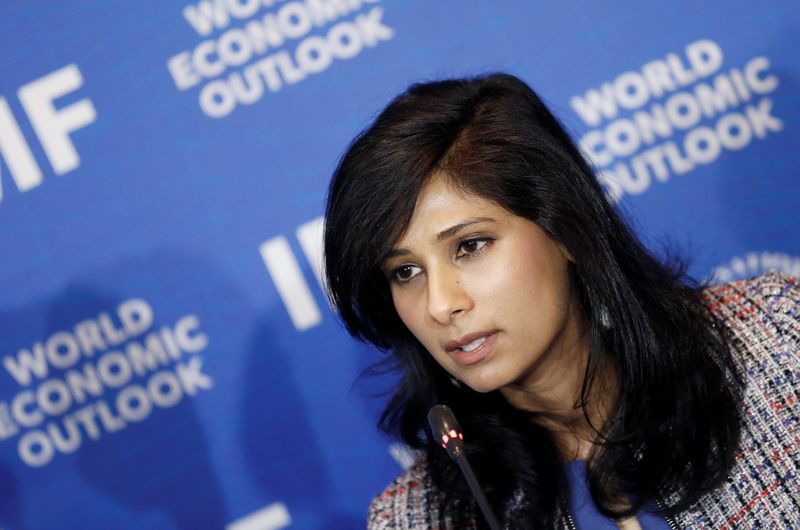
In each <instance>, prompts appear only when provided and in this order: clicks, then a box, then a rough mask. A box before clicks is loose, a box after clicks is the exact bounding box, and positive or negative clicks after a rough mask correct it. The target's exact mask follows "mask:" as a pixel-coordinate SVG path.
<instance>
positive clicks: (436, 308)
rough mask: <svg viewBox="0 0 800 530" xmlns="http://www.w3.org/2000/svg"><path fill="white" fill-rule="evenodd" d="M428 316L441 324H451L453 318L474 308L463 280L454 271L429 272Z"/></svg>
mask: <svg viewBox="0 0 800 530" xmlns="http://www.w3.org/2000/svg"><path fill="white" fill-rule="evenodd" d="M427 275H428V314H429V315H430V316H431V317H432V318H433V319H434V320H435V321H436V322H438V323H440V324H449V323H450V322H452V320H453V318H454V317H455V316H456V315H457V314H459V313H462V312H465V311H469V310H470V309H472V307H473V301H472V298H470V296H469V294H468V293H467V291H466V289H465V288H464V285H463V281H462V278H461V277H460V276H459V275H458V274H457V273H454V272H452V271H444V270H442V271H433V273H432V272H431V271H430V270H429V271H427Z"/></svg>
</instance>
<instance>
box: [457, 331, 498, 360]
mask: <svg viewBox="0 0 800 530" xmlns="http://www.w3.org/2000/svg"><path fill="white" fill-rule="evenodd" d="M485 337H486V340H484V341H483V343H482V344H481V345H480V346H478V347H477V348H475V349H474V350H472V351H464V350H462V349H461V348H455V349H452V350H449V351H448V352H447V353H449V354H450V356H451V357H452V358H453V360H455V361H456V362H457V363H458V364H460V365H462V366H470V365H473V364H477V363H479V362H481V361H482V360H483V359H485V358H486V356H487V355H489V353H490V352H491V351H492V348H494V344H495V342H497V332H496V331H495V332H494V333H492V334H490V335H485ZM473 340H475V339H473Z"/></svg>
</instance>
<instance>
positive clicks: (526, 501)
mask: <svg viewBox="0 0 800 530" xmlns="http://www.w3.org/2000/svg"><path fill="white" fill-rule="evenodd" d="M434 173H437V174H438V173H444V174H446V175H448V176H449V177H450V178H451V180H452V181H453V182H454V183H455V184H456V185H458V186H460V187H461V188H462V189H463V190H465V191H468V192H470V193H473V194H476V195H479V196H481V197H484V198H487V199H490V200H492V201H494V202H495V203H497V204H498V205H500V206H502V207H503V208H505V209H506V210H508V211H509V212H511V213H513V214H515V215H518V216H520V217H524V218H526V219H529V220H531V221H533V222H534V223H536V224H537V225H539V226H540V227H541V228H542V229H543V230H544V231H545V232H546V233H547V234H548V235H549V236H550V237H551V238H552V239H553V240H555V241H557V242H559V243H561V244H562V245H563V246H564V248H565V249H566V250H567V251H568V252H569V254H570V255H571V256H572V258H573V259H574V263H573V264H571V265H570V267H571V270H570V273H571V278H572V281H573V283H574V285H575V288H576V291H577V298H578V301H579V303H580V308H581V311H582V313H583V316H584V319H585V321H586V323H587V326H588V333H589V338H590V346H589V355H588V363H587V367H586V374H585V375H586V377H585V379H584V385H583V388H582V394H581V396H582V399H581V403H585V402H586V401H587V398H588V396H589V395H590V392H591V390H592V388H593V386H594V385H596V384H598V383H599V382H600V381H601V380H602V377H603V376H602V371H603V369H604V367H606V366H608V365H610V366H611V367H612V368H613V370H614V371H615V374H616V378H617V385H618V393H617V395H616V401H615V404H614V406H613V408H612V409H611V411H610V412H609V414H608V417H607V419H606V421H605V424H604V425H603V426H598V429H599V435H598V440H599V442H598V444H597V445H596V446H595V448H594V450H593V451H592V454H591V456H590V460H589V467H588V469H589V485H590V488H591V492H592V496H593V498H594V501H595V503H596V504H597V505H598V506H599V507H600V509H601V510H602V511H604V512H605V513H607V514H609V515H615V516H620V515H625V514H629V513H633V512H634V511H636V510H637V509H638V508H639V507H640V505H641V503H643V502H645V501H648V500H652V499H654V498H661V499H663V500H664V505H665V506H666V508H667V509H668V510H669V511H673V512H677V511H679V510H682V509H685V508H687V507H688V506H689V505H691V504H692V503H693V502H694V501H696V500H697V499H698V498H699V496H700V495H702V494H703V493H705V492H707V491H709V490H711V489H713V488H714V487H716V486H717V485H719V484H720V483H721V482H722V481H723V480H724V479H725V476H726V474H727V472H728V470H729V468H730V467H731V465H732V462H733V458H734V455H735V454H736V451H737V449H738V439H739V431H740V424H741V418H740V416H739V404H740V399H741V398H740V389H739V386H738V383H737V374H736V373H735V371H734V368H733V365H732V362H731V359H730V353H729V349H728V346H727V343H726V340H725V336H724V333H723V332H722V331H721V330H720V329H719V328H718V327H717V325H716V323H715V322H714V320H713V318H712V316H711V315H710V314H709V312H708V311H707V309H706V308H705V307H704V305H703V302H702V298H701V293H700V290H701V286H699V285H697V284H695V283H694V282H693V281H692V280H690V279H689V278H688V277H687V276H686V274H685V267H684V266H683V265H681V263H680V262H678V261H675V262H674V263H671V264H665V263H662V262H661V261H660V260H658V259H656V258H655V257H654V256H653V255H652V254H651V253H650V252H649V251H648V250H647V249H646V248H645V247H644V246H643V245H642V244H641V243H640V242H639V241H638V240H637V239H636V237H635V236H634V235H633V233H632V231H631V230H630V228H629V227H628V226H627V225H626V223H625V222H624V221H623V220H622V219H621V217H620V216H619V214H618V213H617V212H616V211H615V209H614V208H613V207H612V206H611V205H610V204H609V202H608V201H607V200H606V198H605V196H604V194H603V190H602V189H601V187H600V185H599V184H598V182H597V179H596V178H595V176H594V174H593V172H592V170H591V168H590V166H589V165H588V164H587V162H586V161H585V160H584V159H583V157H582V156H581V154H580V153H579V151H578V149H577V148H576V147H575V145H574V144H573V142H572V141H571V140H570V138H569V136H568V135H567V133H566V132H565V131H564V129H563V128H562V126H561V125H560V124H559V123H558V121H557V120H556V118H555V117H554V116H553V115H552V114H551V112H550V111H549V110H548V109H547V107H546V106H545V105H544V104H543V103H542V101H541V99H540V98H539V97H538V96H537V95H536V94H535V93H534V92H533V90H531V89H530V87H528V86H527V85H526V84H525V83H524V82H522V81H521V80H519V79H518V78H516V77H513V76H511V75H507V74H494V75H488V76H483V77H478V78H474V79H455V80H446V81H438V82H431V83H423V84H416V85H413V86H411V87H410V88H409V89H408V90H407V91H406V92H405V93H403V94H401V95H400V96H398V97H397V98H395V99H394V100H393V101H392V102H391V103H390V104H389V106H388V107H387V108H386V109H385V110H384V111H383V112H382V113H381V114H380V115H379V116H378V118H377V119H376V120H375V122H374V123H373V124H372V125H371V126H370V127H369V128H367V129H366V130H365V131H364V132H362V133H361V134H360V135H359V136H358V137H357V138H356V139H355V140H354V141H353V143H352V144H351V145H350V147H349V148H348V149H347V151H346V153H345V154H344V156H343V157H342V159H341V161H340V163H339V165H338V167H337V169H336V171H335V173H334V176H333V180H332V182H331V186H330V191H329V197H328V204H327V211H326V221H325V267H326V269H325V270H326V274H327V280H328V286H329V293H330V297H331V300H332V302H333V303H334V305H335V306H336V308H337V309H338V311H339V314H340V315H341V318H342V320H343V322H344V325H345V326H346V327H347V329H348V331H349V332H350V333H351V334H352V335H353V336H354V337H356V338H359V339H361V340H366V341H369V342H372V343H373V344H375V345H377V346H378V347H379V348H381V349H383V350H386V351H388V352H390V355H391V359H392V360H393V362H394V363H395V366H396V367H397V368H398V369H399V370H400V371H401V374H402V381H401V383H400V385H399V386H398V388H397V389H396V392H395V393H394V396H393V398H392V399H391V401H390V403H389V404H388V406H387V408H386V409H385V411H384V413H383V415H382V417H381V421H380V425H381V427H382V428H383V429H384V430H385V431H386V432H389V433H391V434H393V435H395V436H398V437H399V438H401V439H402V440H404V441H405V443H407V444H408V445H410V446H412V447H415V448H422V449H425V450H426V451H427V456H428V465H429V469H430V471H431V474H432V478H433V481H434V483H435V484H436V485H437V486H439V488H438V489H440V490H441V491H442V496H441V499H440V502H441V503H442V506H441V509H442V512H443V513H446V514H448V515H449V516H450V517H452V518H453V520H454V521H455V523H456V525H457V526H458V525H459V521H461V524H464V520H463V517H464V516H463V515H461V514H463V513H464V510H463V509H461V508H459V506H463V505H465V504H469V503H470V502H471V501H470V500H469V499H470V495H469V491H468V490H467V488H466V485H464V483H463V481H461V480H460V479H459V477H458V476H457V475H458V470H457V468H456V467H455V466H454V465H453V464H452V463H451V462H450V461H449V460H448V458H447V456H446V454H444V452H443V451H442V450H441V448H440V447H437V446H436V445H435V444H433V443H432V442H430V441H429V440H428V439H427V437H426V436H425V430H424V429H425V416H426V413H427V411H428V409H429V408H430V407H431V406H433V405H434V404H437V403H446V404H448V405H449V406H450V407H451V408H452V409H453V410H454V412H455V414H456V416H457V417H458V418H459V420H460V422H461V423H462V426H463V428H464V431H465V433H467V436H468V437H469V440H470V443H469V445H468V448H469V458H470V461H471V462H472V464H473V466H474V467H475V468H476V474H478V476H479V477H480V480H481V482H482V484H483V485H484V488H485V489H486V490H487V496H488V497H489V499H490V502H491V503H492V504H493V505H494V508H495V511H496V512H497V513H498V514H502V517H504V518H505V519H506V520H507V522H508V523H510V525H511V527H513V528H531V527H540V526H541V527H546V526H549V525H551V524H552V523H553V521H554V518H555V517H556V514H557V513H558V506H559V503H560V502H562V501H563V499H564V498H565V496H566V491H565V489H564V488H565V486H564V484H565V483H564V479H563V476H564V475H563V471H562V464H561V462H560V455H559V452H558V449H557V447H556V445H555V442H554V439H553V436H552V435H551V434H550V433H549V432H548V431H547V430H546V429H544V428H543V427H541V426H539V425H538V424H537V422H536V415H535V414H532V413H530V412H526V411H521V410H518V409H515V408H514V407H512V406H511V405H510V404H509V403H508V402H507V401H506V400H505V399H504V398H503V396H502V395H501V394H500V393H499V392H498V391H495V392H490V393H486V394H481V393H478V392H475V391H473V390H471V389H470V388H468V387H466V386H460V387H458V386H455V385H453V384H452V383H451V382H450V380H449V378H448V374H447V373H446V372H445V371H444V369H442V368H441V367H440V366H439V365H438V364H437V363H436V362H435V361H434V360H433V358H432V356H431V355H430V354H429V353H428V352H427V351H426V350H425V349H424V347H423V346H422V345H421V344H420V343H419V342H418V341H417V340H416V339H415V337H414V336H413V335H412V334H411V333H410V332H409V330H408V329H407V328H406V327H405V326H404V325H403V323H402V322H401V320H400V318H399V317H398V315H397V313H396V311H395V308H394V305H393V303H392V298H391V294H390V291H389V286H388V282H387V280H386V279H385V277H384V275H383V274H382V273H381V269H380V267H381V262H382V261H383V258H384V256H386V255H387V253H388V252H389V251H390V250H391V248H392V246H393V245H394V244H395V242H396V241H397V240H398V239H399V238H400V237H401V236H402V234H403V232H404V230H405V229H406V228H407V226H408V224H409V221H410V218H411V215H412V213H413V211H414V206H415V202H416V199H417V196H418V194H419V192H420V190H421V189H422V187H423V186H424V185H425V184H426V182H427V181H428V180H429V179H430V178H431V175H433V174H434ZM445 486H446V487H445ZM444 492H447V493H444ZM623 496H624V498H626V499H627V501H628V503H627V504H622V505H621V504H620V503H619V502H618V501H619V500H620V499H621V498H623Z"/></svg>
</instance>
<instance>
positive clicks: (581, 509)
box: [564, 460, 670, 530]
mask: <svg viewBox="0 0 800 530" xmlns="http://www.w3.org/2000/svg"><path fill="white" fill-rule="evenodd" d="M564 468H565V471H566V473H567V480H568V481H569V490H570V494H569V508H570V512H571V513H572V519H573V520H574V521H575V526H577V527H578V529H579V530H580V529H589V528H591V529H592V530H619V527H618V526H617V523H615V522H614V519H610V518H608V517H606V516H604V515H603V514H601V513H600V512H598V511H597V507H595V505H594V503H593V502H592V495H591V494H590V493H589V484H588V483H587V481H586V462H584V461H583V460H572V461H571V462H567V463H566V464H564ZM636 518H637V519H638V520H639V525H640V526H641V527H642V530H670V528H669V525H667V522H666V521H665V520H664V518H663V517H661V516H660V515H658V508H657V507H656V506H655V505H654V504H653V503H648V504H645V505H644V506H642V508H641V509H640V510H639V512H638V513H637V514H636Z"/></svg>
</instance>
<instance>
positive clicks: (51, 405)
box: [0, 0, 800, 530]
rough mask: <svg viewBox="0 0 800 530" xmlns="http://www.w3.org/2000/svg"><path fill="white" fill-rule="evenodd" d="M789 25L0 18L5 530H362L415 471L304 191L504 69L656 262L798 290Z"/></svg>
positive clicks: (331, 12) (66, 7)
mask: <svg viewBox="0 0 800 530" xmlns="http://www.w3.org/2000/svg"><path fill="white" fill-rule="evenodd" d="M798 40H800V10H798V9H797V5H796V2H791V1H774V2H769V3H763V2H753V1H750V2H744V1H728V2H707V3H703V4H702V5H701V4H698V3H696V2H690V1H683V0H681V1H673V2H658V3H650V2H615V3H605V2H593V1H588V0H587V1H576V2H556V1H537V2H529V1H524V0H519V1H506V2H463V1H459V2H456V1H443V2H425V1H422V0H405V1H403V0H397V1H390V0H383V1H379V0H364V1H359V0H304V1H273V0H192V1H173V2H156V1H153V0H149V1H140V2H98V1H88V0H87V1H81V2H44V1H27V2H22V1H17V2H5V3H3V5H2V7H0V47H2V50H3V53H2V58H1V59H0V227H2V228H0V253H1V256H2V258H1V259H0V282H2V296H0V357H2V368H0V524H2V526H3V528H8V529H14V528H34V529H37V528H41V529H44V528H47V529H49V528H80V529H89V528H104V529H105V528H137V529H138V528H163V529H195V528H224V527H228V528H232V529H235V530H254V529H260V530H267V529H273V528H274V529H277V528H284V527H288V528H297V529H338V528H361V527H363V526H364V521H365V514H366V507H367V504H368V502H369V500H370V498H371V497H372V496H373V495H374V494H376V493H378V492H379V491H380V490H381V489H382V488H383V487H384V486H385V485H386V484H387V483H388V482H389V481H390V480H391V479H392V478H393V477H394V476H395V475H396V474H397V473H398V472H399V471H400V470H401V469H402V466H403V465H407V463H408V461H409V459H411V458H413V455H410V454H408V453H407V452H406V451H405V450H404V448H403V447H401V446H394V445H392V444H391V441H390V440H387V439H385V438H383V437H381V436H380V435H379V434H378V433H377V431H376V429H375V427H374V423H375V419H376V416H377V413H378V411H379V410H380V408H381V405H382V398H380V397H375V396H374V394H376V393H377V392H378V391H379V390H380V388H381V387H382V386H383V384H384V383H386V382H387V379H384V380H383V382H381V381H368V382H366V383H365V384H363V385H354V381H355V379H356V377H357V375H358V374H359V373H360V372H361V371H362V370H363V369H364V367H366V366H367V365H368V364H369V363H371V362H374V361H376V360H378V359H379V358H380V357H381V354H379V353H378V352H376V351H374V350H373V349H371V348H369V347H367V346H363V345H358V344H355V343H353V342H352V341H351V340H350V339H349V338H348V337H347V336H346V335H345V333H344V332H343V331H342V329H341V327H340V326H339V325H338V323H337V321H336V318H335V317H334V315H332V313H331V312H330V310H329V308H328V306H327V303H326V300H325V298H324V296H323V294H322V290H321V288H320V281H319V263H320V261H319V260H320V233H321V232H320V230H321V226H322V225H321V220H320V216H321V214H322V211H323V205H324V198H325V192H326V187H327V182H328V179H329V176H330V174H331V172H332V169H333V168H334V167H335V163H336V160H337V159H338V157H339V156H340V155H341V153H342V151H343V150H344V148H345V146H346V145H347V143H348V142H349V141H350V139H351V138H352V137H353V136H354V135H355V134H356V133H357V132H359V131H360V130H361V129H362V128H364V127H365V126H366V125H367V124H368V123H369V122H370V120H371V119H372V118H373V117H374V116H375V115H376V113H377V112H378V111H379V110H380V109H381V108H382V107H383V106H384V105H385V104H386V103H387V102H388V101H389V99H391V97H393V96H394V95H395V94H397V93H398V92H400V91H401V90H402V89H404V88H405V87H406V86H407V85H408V84H409V83H411V82H414V81H418V80H429V79H434V78H441V77H448V76H462V75H468V74H478V73H484V72H489V71H497V70H502V71H509V72H511V73H514V74H516V75H518V76H520V77H522V78H523V79H525V80H526V81H528V82H529V83H531V85H532V86H533V87H534V88H536V89H537V90H538V91H539V92H540V93H541V95H542V96H543V97H544V98H545V100H546V101H547V102H549V104H550V105H551V106H552V108H553V109H554V111H555V112H556V114H557V115H558V116H559V118H560V119H561V120H562V121H563V122H564V124H565V125H566V126H567V128H568V129H569V130H570V131H571V132H572V133H573V134H574V136H575V138H576V139H577V140H579V141H581V143H582V145H583V146H584V149H585V152H586V153H587V156H590V157H591V158H592V160H593V161H594V163H595V165H596V166H597V168H598V172H599V174H600V175H601V177H600V178H601V180H602V182H603V184H604V186H605V188H606V190H607V193H608V195H609V197H610V198H611V199H612V200H614V201H616V202H617V203H618V205H619V207H620V208H621V209H622V210H623V211H624V212H625V213H626V214H627V215H629V216H630V218H631V220H632V223H633V225H634V226H635V227H636V230H637V231H638V232H639V233H640V234H641V236H642V237H643V238H644V239H645V241H646V242H647V243H648V244H649V245H651V246H652V248H654V249H656V250H657V251H660V250H659V248H660V247H659V245H660V243H661V242H663V241H667V242H671V243H673V244H677V245H678V246H680V247H682V248H683V249H684V250H685V251H686V252H687V253H688V254H689V255H691V256H692V257H693V259H694V262H693V268H692V272H693V273H694V274H695V275H697V276H698V277H700V278H710V277H713V278H714V279H715V281H727V280H731V279H736V278H740V277H746V276H751V275H754V274H758V273H760V272H762V271H765V270H768V269H781V270H785V271H788V272H791V273H793V274H795V275H796V274H798V271H800V241H798V236H797V231H798V227H799V226H800V223H798V221H800V208H798V207H800V181H798V178H797V176H796V174H797V172H798V169H800V149H798V148H800V134H799V133H798V125H800V101H798V97H799V96H798V93H800V91H798V74H800V65H798V62H797V50H798V49H800V42H798Z"/></svg>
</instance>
